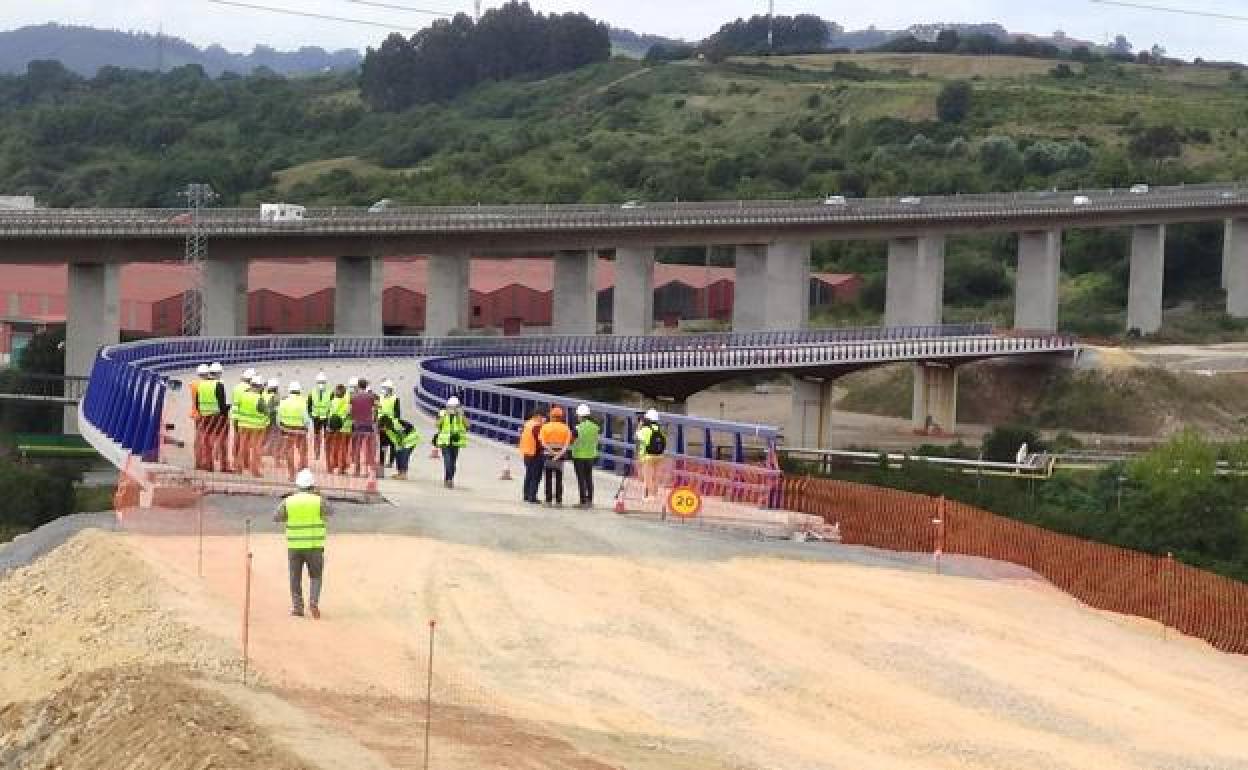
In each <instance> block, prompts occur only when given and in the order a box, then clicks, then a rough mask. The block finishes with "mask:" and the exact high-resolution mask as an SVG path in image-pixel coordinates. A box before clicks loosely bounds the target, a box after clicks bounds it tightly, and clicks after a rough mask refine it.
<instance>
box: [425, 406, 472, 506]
mask: <svg viewBox="0 0 1248 770" xmlns="http://www.w3.org/2000/svg"><path fill="white" fill-rule="evenodd" d="M436 426H437V432H436V433H435V434H434V436H433V444H434V446H436V447H438V448H439V449H441V450H442V468H443V471H444V473H443V478H442V485H443V486H445V487H446V488H447V489H453V488H454V487H455V470H456V466H457V464H458V462H459V450H461V449H463V448H464V447H466V446H468V419H467V418H466V417H464V410H463V407H461V406H460V404H459V399H458V398H456V397H455V396H451V397H450V398H448V399H447V400H446V407H445V408H443V409H441V410H439V411H438V419H437V421H436Z"/></svg>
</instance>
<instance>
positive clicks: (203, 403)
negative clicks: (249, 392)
mask: <svg viewBox="0 0 1248 770" xmlns="http://www.w3.org/2000/svg"><path fill="white" fill-rule="evenodd" d="M224 371H225V367H223V366H222V365H221V364H220V363H214V364H212V365H211V366H209V367H208V379H207V380H206V381H201V382H200V383H199V384H198V386H197V387H196V389H195V392H196V399H195V400H196V401H197V402H198V404H199V420H200V426H201V427H202V429H203V434H204V444H203V448H204V469H205V470H209V471H216V469H217V468H218V467H220V468H221V472H222V473H227V472H229V470H230V456H229V452H228V451H227V449H226V441H227V439H228V438H229V434H230V427H229V426H230V404H229V402H228V401H226V398H225V383H223V382H221V374H222V373H223V372H224Z"/></svg>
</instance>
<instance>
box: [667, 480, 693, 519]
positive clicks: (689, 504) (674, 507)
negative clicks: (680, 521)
mask: <svg viewBox="0 0 1248 770" xmlns="http://www.w3.org/2000/svg"><path fill="white" fill-rule="evenodd" d="M667 509H668V510H669V511H671V512H672V514H673V515H675V516H681V517H686V518H687V517H690V516H697V515H698V514H699V513H700V512H701V511H702V495H699V494H698V493H697V491H696V490H695V489H693V488H692V487H676V488H674V489H672V491H671V494H669V495H668V496H667Z"/></svg>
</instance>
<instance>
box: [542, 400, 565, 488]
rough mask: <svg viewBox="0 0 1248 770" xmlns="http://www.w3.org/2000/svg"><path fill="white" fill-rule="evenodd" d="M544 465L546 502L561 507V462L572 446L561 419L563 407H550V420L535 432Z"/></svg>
mask: <svg viewBox="0 0 1248 770" xmlns="http://www.w3.org/2000/svg"><path fill="white" fill-rule="evenodd" d="M537 440H538V441H540V442H541V444H542V454H543V456H544V458H545V461H546V462H545V466H546V504H547V505H550V504H552V503H553V504H554V505H557V506H559V507H561V508H562V507H563V462H564V460H566V459H567V458H568V448H569V447H571V446H572V431H571V430H570V429H569V428H568V424H567V423H566V422H564V419H563V407H560V406H552V407H551V408H550V420H548V421H547V422H546V424H545V425H543V426H542V429H541V431H539V432H538V434H537Z"/></svg>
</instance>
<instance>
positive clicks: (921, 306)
mask: <svg viewBox="0 0 1248 770" xmlns="http://www.w3.org/2000/svg"><path fill="white" fill-rule="evenodd" d="M887 281H888V282H887V287H886V289H885V292H886V293H885V297H884V323H885V325H887V326H930V325H935V324H939V323H940V322H941V319H942V318H943V314H944V304H945V238H944V236H942V235H926V236H922V237H918V238H894V239H892V240H891V241H889V242H888V279H887Z"/></svg>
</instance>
